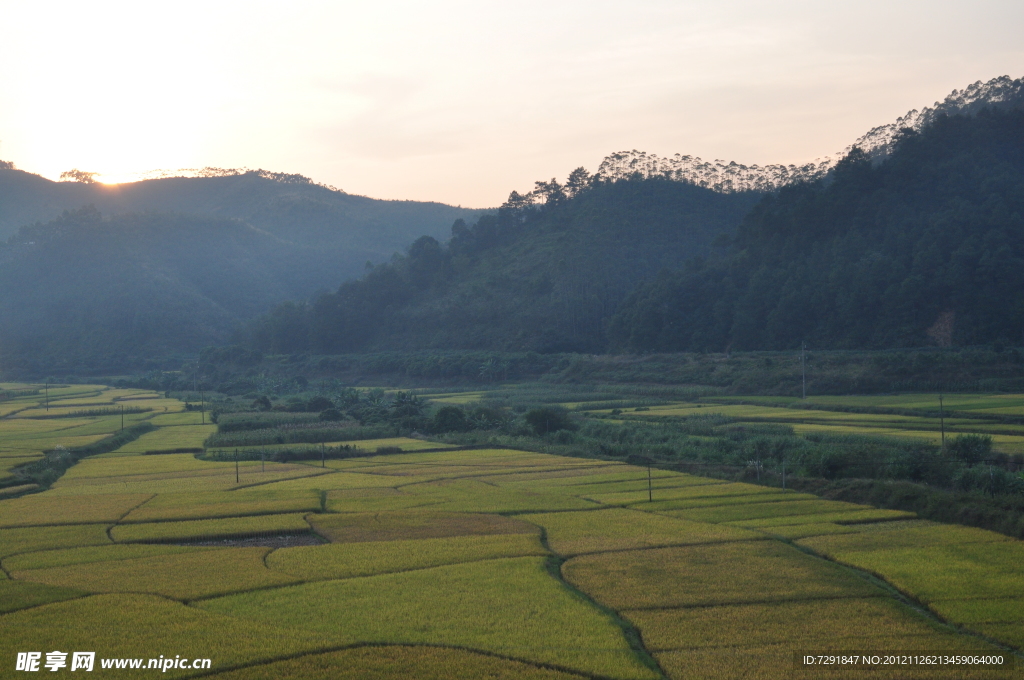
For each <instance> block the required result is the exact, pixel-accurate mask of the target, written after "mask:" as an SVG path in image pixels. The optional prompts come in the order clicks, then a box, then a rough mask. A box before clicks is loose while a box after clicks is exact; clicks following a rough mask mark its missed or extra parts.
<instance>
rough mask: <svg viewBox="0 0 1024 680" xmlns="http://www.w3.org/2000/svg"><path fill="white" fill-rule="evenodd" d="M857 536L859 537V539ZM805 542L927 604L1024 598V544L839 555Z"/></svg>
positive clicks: (880, 549)
mask: <svg viewBox="0 0 1024 680" xmlns="http://www.w3.org/2000/svg"><path fill="white" fill-rule="evenodd" d="M854 536H855V535H854ZM840 538H845V537H843V536H829V537H822V538H808V539H804V540H802V541H800V543H801V544H803V545H809V546H810V547H812V548H814V549H815V550H817V551H819V552H824V553H825V554H827V555H828V556H829V557H831V558H833V559H835V560H838V561H840V562H844V563H846V564H851V565H853V566H855V567H858V568H860V569H865V570H867V571H870V572H873V573H875V574H878V575H880V576H882V577H883V578H884V579H885V580H886V581H888V582H889V583H891V584H893V585H894V586H896V587H897V588H899V589H900V590H902V591H904V592H907V593H913V594H914V596H915V597H917V598H918V599H920V600H921V601H922V602H926V603H927V602H932V601H934V600H950V599H973V598H989V597H1024V573H1022V572H1021V568H1020V565H1021V564H1024V543H1021V542H1020V541H1002V542H990V543H965V544H952V545H934V546H929V547H927V548H902V549H889V548H888V547H887V546H886V545H885V544H884V542H881V541H880V542H879V546H878V549H877V550H857V551H849V552H846V551H841V550H840V551H834V549H827V550H826V549H824V548H823V547H822V543H823V542H824V539H828V540H836V539H840Z"/></svg>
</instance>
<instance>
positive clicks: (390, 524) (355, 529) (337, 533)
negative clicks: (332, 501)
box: [308, 510, 540, 543]
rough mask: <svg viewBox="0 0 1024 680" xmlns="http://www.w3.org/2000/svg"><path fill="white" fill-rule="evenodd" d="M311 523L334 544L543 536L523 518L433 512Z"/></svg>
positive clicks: (320, 517)
mask: <svg viewBox="0 0 1024 680" xmlns="http://www.w3.org/2000/svg"><path fill="white" fill-rule="evenodd" d="M308 520H309V523H310V524H311V525H312V526H313V528H314V529H316V531H317V533H319V534H320V535H322V536H326V537H327V538H328V539H330V540H331V542H333V543H348V542H358V541H401V540H410V539H418V538H443V537H446V536H470V535H479V536H484V535H492V534H539V533H540V531H539V530H538V529H537V527H535V526H534V525H533V524H530V523H529V522H526V521H523V520H522V519H516V518H512V517H503V516H501V515H487V514H479V513H461V512H438V511H429V510H423V511H406V512H376V513H345V514H339V515H313V516H310V517H309V518H308Z"/></svg>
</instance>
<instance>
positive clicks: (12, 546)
mask: <svg viewBox="0 0 1024 680" xmlns="http://www.w3.org/2000/svg"><path fill="white" fill-rule="evenodd" d="M107 527H108V525H106V524H85V525H82V524H78V525H72V526H56V527H26V528H18V529H0V558H2V557H7V556H8V555H17V554H19V553H25V552H34V551H38V550H55V549H58V548H74V547H78V546H86V545H104V544H109V543H110V537H108V536H107Z"/></svg>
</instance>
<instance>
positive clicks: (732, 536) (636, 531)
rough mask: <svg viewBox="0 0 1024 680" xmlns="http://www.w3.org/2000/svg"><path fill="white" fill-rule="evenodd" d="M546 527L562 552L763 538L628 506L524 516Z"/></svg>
mask: <svg viewBox="0 0 1024 680" xmlns="http://www.w3.org/2000/svg"><path fill="white" fill-rule="evenodd" d="M522 518H523V519H526V520H529V521H530V522H533V523H534V524H537V525H539V526H542V527H544V529H545V531H546V532H547V540H548V544H549V545H550V546H551V549H552V550H554V551H555V552H557V553H558V554H560V555H566V556H569V555H578V554H580V553H591V552H600V551H605V550H623V549H628V548H649V547H654V546H664V545H686V544H700V543H721V542H723V541H741V540H751V539H757V538H761V536H760V535H759V534H757V533H755V532H753V531H747V530H745V529H736V528H734V527H721V526H717V525H714V524H705V523H703V522H690V521H688V520H682V519H674V518H672V517H664V516H662V515H654V514H650V513H646V512H640V511H638V510H629V509H626V508H608V509H602V510H586V511H580V512H554V513H549V514H541V515H523V516H522Z"/></svg>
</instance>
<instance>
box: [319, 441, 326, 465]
mask: <svg viewBox="0 0 1024 680" xmlns="http://www.w3.org/2000/svg"><path fill="white" fill-rule="evenodd" d="M325 446H326V445H325V444H324V443H323V442H320V467H327V452H326V450H325Z"/></svg>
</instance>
